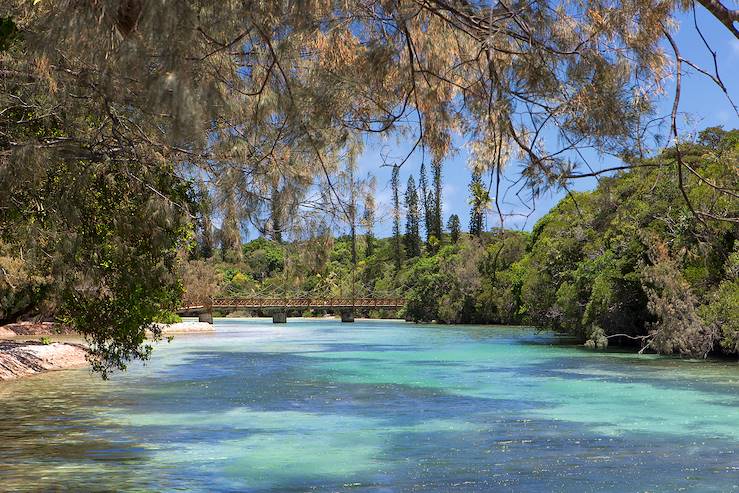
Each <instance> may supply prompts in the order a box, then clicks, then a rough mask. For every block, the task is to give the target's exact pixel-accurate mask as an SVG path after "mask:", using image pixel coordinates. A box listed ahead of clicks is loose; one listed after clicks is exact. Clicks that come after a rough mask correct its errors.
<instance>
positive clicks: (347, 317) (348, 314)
mask: <svg viewBox="0 0 739 493" xmlns="http://www.w3.org/2000/svg"><path fill="white" fill-rule="evenodd" d="M341 321H342V322H354V312H353V311H352V310H342V311H341Z"/></svg>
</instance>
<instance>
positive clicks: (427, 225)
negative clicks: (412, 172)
mask: <svg viewBox="0 0 739 493" xmlns="http://www.w3.org/2000/svg"><path fill="white" fill-rule="evenodd" d="M419 175H420V176H419V179H418V185H419V187H420V192H421V204H422V206H423V227H424V230H425V231H426V244H428V242H429V238H431V232H432V230H433V227H432V222H433V218H432V214H431V203H432V201H431V195H430V191H429V185H428V179H427V178H426V163H425V162H424V161H421V170H420V173H419Z"/></svg>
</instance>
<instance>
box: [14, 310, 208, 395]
mask: <svg viewBox="0 0 739 493" xmlns="http://www.w3.org/2000/svg"><path fill="white" fill-rule="evenodd" d="M159 327H160V328H161V329H162V335H175V334H200V333H209V332H213V331H214V330H215V329H214V328H213V325H211V324H208V323H205V322H197V321H184V322H179V323H174V324H160V325H159ZM31 336H33V337H38V339H37V340H35V341H34V340H23V339H25V338H26V337H31ZM55 336H76V337H71V338H72V339H73V341H76V340H77V338H78V337H81V336H79V335H78V334H77V333H76V332H74V331H73V330H70V329H68V328H66V327H64V326H61V325H59V324H56V323H53V322H18V323H13V324H8V325H3V326H0V381H3V380H13V379H16V378H21V377H26V376H31V375H36V374H38V373H43V372H47V371H55V370H66V369H74V368H84V367H86V366H88V364H89V363H88V362H87V359H86V355H87V350H86V349H85V346H84V345H83V344H81V343H77V342H51V338H54V337H55ZM65 339H69V337H66V338H65Z"/></svg>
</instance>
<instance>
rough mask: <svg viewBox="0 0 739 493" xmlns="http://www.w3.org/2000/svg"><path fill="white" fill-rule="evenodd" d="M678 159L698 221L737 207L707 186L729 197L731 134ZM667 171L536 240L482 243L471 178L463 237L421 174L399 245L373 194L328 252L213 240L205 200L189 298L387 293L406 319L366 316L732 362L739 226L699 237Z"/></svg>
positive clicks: (649, 167) (584, 209)
mask: <svg viewBox="0 0 739 493" xmlns="http://www.w3.org/2000/svg"><path fill="white" fill-rule="evenodd" d="M681 153H682V158H683V159H684V160H687V162H689V163H690V164H691V166H692V167H693V169H695V170H696V171H698V172H700V173H702V174H703V176H704V177H705V178H706V179H707V180H710V183H706V182H705V181H702V180H699V179H698V178H696V176H693V175H691V176H687V177H685V179H686V187H685V188H686V191H687V194H688V196H689V197H690V200H691V204H692V205H693V207H705V208H709V207H712V208H714V209H719V210H727V211H730V210H731V209H732V208H735V207H736V203H735V202H732V200H731V197H729V196H727V195H724V194H721V193H719V192H717V190H716V187H717V186H718V187H722V186H724V187H732V186H735V185H736V183H737V172H738V171H737V170H739V131H737V130H732V131H724V130H723V129H720V128H708V129H705V130H704V131H702V132H701V133H700V134H699V135H698V137H697V139H696V140H695V142H693V143H691V144H683V145H682V146H681ZM674 166H675V150H674V148H668V149H665V150H664V151H663V152H662V153H661V154H660V155H659V156H658V157H655V158H652V159H648V160H644V161H643V162H641V163H640V164H639V166H638V167H635V169H632V170H630V171H627V172H623V173H620V174H619V175H617V176H615V177H605V176H604V177H601V178H600V180H599V185H598V187H597V188H596V189H595V190H594V191H592V192H581V193H578V192H574V193H572V194H570V195H569V196H568V197H567V198H565V199H564V200H562V201H561V202H560V203H559V204H558V205H557V206H556V207H555V208H553V209H552V211H550V212H549V213H548V214H547V215H546V216H545V217H543V218H542V219H541V220H540V221H539V222H538V223H537V224H536V225H535V226H534V228H533V229H532V231H531V232H527V231H512V230H504V229H493V230H492V231H486V228H485V224H484V221H485V217H486V216H487V215H488V213H489V212H490V211H489V209H490V207H491V203H490V198H489V195H488V192H487V189H486V188H485V184H484V183H483V181H482V179H481V177H480V176H479V175H473V179H472V180H473V181H472V182H471V183H470V186H469V194H470V203H471V205H472V211H471V214H470V218H469V231H470V233H469V234H468V233H463V232H461V231H460V229H461V226H460V219H459V218H458V217H457V216H451V217H449V218H448V220H447V221H446V226H447V227H446V228H442V227H440V225H441V224H442V218H441V214H440V211H438V210H435V209H434V204H435V203H437V201H435V200H434V196H433V192H429V190H428V189H429V188H430V189H433V188H437V189H441V187H429V186H427V185H426V183H427V180H428V178H427V176H425V174H421V175H420V176H419V179H418V182H419V186H418V187H416V186H415V181H414V180H413V177H411V179H410V180H409V181H408V186H406V187H405V190H403V189H399V187H398V183H397V180H394V181H393V184H394V186H395V189H394V195H395V196H396V197H399V198H400V199H399V200H398V201H397V202H396V204H395V208H396V213H395V214H394V216H395V217H396V224H395V225H394V231H395V232H396V234H395V235H394V236H393V237H390V238H383V239H378V238H376V237H375V235H374V232H373V224H374V220H373V217H374V215H375V210H374V202H373V200H372V196H371V195H369V196H368V197H367V198H366V200H365V202H364V204H363V208H364V213H363V218H364V221H363V222H362V227H363V231H362V233H361V234H356V235H355V236H354V238H352V236H350V235H348V236H342V237H339V238H334V237H333V236H332V233H331V231H330V229H328V228H327V227H326V228H323V229H319V230H318V233H316V234H314V235H313V236H312V237H311V238H309V239H307V240H305V241H299V242H292V243H285V242H281V241H275V240H267V239H265V238H263V237H260V238H257V239H255V240H253V241H250V242H247V243H245V244H243V245H242V244H241V243H240V242H239V241H237V240H236V239H234V238H233V237H228V236H224V231H216V230H214V229H213V228H212V226H211V224H212V220H211V219H212V218H211V217H209V215H208V211H209V210H210V209H209V207H208V204H207V202H204V203H203V204H201V208H200V210H201V218H200V219H201V220H200V221H199V224H200V225H201V226H200V228H199V230H198V234H197V247H196V248H194V249H192V250H191V255H190V259H189V260H188V261H187V262H186V264H185V266H184V272H183V278H184V283H185V290H186V295H185V297H186V298H187V297H188V296H189V297H191V298H192V299H202V298H203V297H205V296H216V297H219V296H248V295H252V294H265V295H270V294H272V295H274V293H279V292H283V291H290V292H299V293H304V294H306V295H311V296H336V297H341V296H348V295H349V294H350V293H352V292H354V293H356V294H357V295H371V294H373V293H383V294H387V293H396V294H401V295H402V294H404V295H405V297H406V306H405V308H404V309H403V310H401V311H400V312H388V311H381V310H376V311H368V312H366V313H364V314H363V315H364V316H370V317H376V318H383V317H385V318H389V317H406V318H408V319H411V320H415V321H424V322H429V321H437V322H441V323H495V324H525V325H534V326H537V327H542V328H549V329H554V330H556V331H559V332H563V333H567V334H571V335H573V336H575V337H576V338H577V339H578V340H579V341H581V342H582V343H585V344H586V345H588V346H589V347H592V348H605V347H607V346H608V345H609V343H610V344H613V343H618V344H620V345H627V346H632V347H634V348H635V349H636V350H640V351H650V352H658V353H663V354H679V355H684V356H689V357H705V356H707V355H708V354H711V353H716V354H728V355H736V354H737V353H738V352H739V278H738V276H739V243H737V225H736V224H735V223H731V222H723V221H713V222H710V223H708V224H700V228H698V226H699V225H698V224H697V222H696V219H695V218H694V217H693V215H692V214H691V211H690V210H689V208H688V205H687V204H686V202H685V201H684V200H683V197H682V196H681V192H680V190H679V188H678V187H677V186H676V184H675V183H674V182H675V180H676V179H677V178H676V177H675V175H674V173H672V170H673V169H674ZM421 173H424V169H423V168H421ZM437 176H438V175H437ZM419 197H425V198H421V199H419ZM201 199H202V200H204V201H207V200H209V199H208V197H207V196H205V197H201ZM403 199H404V200H403ZM228 220H229V218H228V217H227V218H226V224H228ZM203 225H204V226H203ZM401 231H404V232H405V233H404V234H401ZM439 231H440V233H439ZM424 232H425V236H424V237H422V236H423V234H422V233H424ZM354 259H356V266H355V263H354V261H353V260H354ZM252 314H254V313H250V312H236V313H234V315H252ZM319 314H321V312H320V311H312V312H311V311H308V312H305V313H302V315H305V316H314V315H319ZM296 315H297V313H296Z"/></svg>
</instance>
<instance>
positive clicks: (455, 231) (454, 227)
mask: <svg viewBox="0 0 739 493" xmlns="http://www.w3.org/2000/svg"><path fill="white" fill-rule="evenodd" d="M446 227H447V229H448V230H449V238H450V239H451V240H452V243H453V244H456V243H457V242H458V241H459V229H460V225H459V216H458V215H456V214H452V215H451V216H449V221H448V222H447V223H446Z"/></svg>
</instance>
